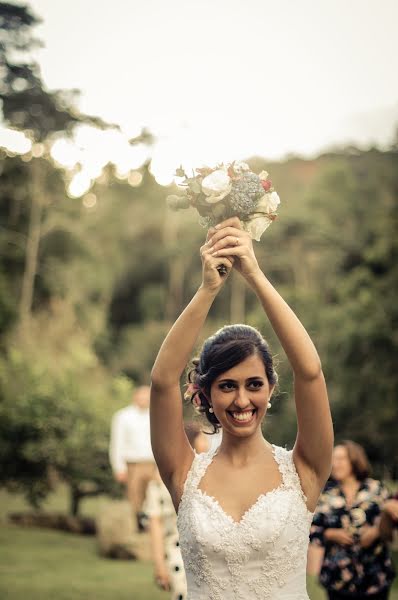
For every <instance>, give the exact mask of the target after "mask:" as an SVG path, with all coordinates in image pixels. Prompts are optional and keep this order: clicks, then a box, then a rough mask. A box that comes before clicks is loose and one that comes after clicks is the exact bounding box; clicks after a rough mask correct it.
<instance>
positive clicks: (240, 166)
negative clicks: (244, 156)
mask: <svg viewBox="0 0 398 600" xmlns="http://www.w3.org/2000/svg"><path fill="white" fill-rule="evenodd" d="M234 171H235V173H237V174H238V175H239V174H240V173H244V172H245V171H250V167H249V165H248V164H247V163H245V162H242V161H241V160H237V161H236V162H235V163H234Z"/></svg>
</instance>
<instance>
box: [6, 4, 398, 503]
mask: <svg viewBox="0 0 398 600" xmlns="http://www.w3.org/2000/svg"><path fill="white" fill-rule="evenodd" d="M11 6H14V5H9V4H7V3H0V22H1V23H3V24H5V33H4V34H3V36H4V38H2V39H4V42H3V44H2V45H1V44H0V61H1V68H2V69H3V70H4V69H6V70H7V69H8V71H7V72H8V75H7V77H6V81H5V83H4V84H2V86H3V87H0V91H1V98H2V100H3V113H4V117H5V118H6V119H8V121H9V122H10V123H11V124H13V125H14V126H19V127H21V128H26V129H28V130H30V131H33V130H36V131H37V135H36V138H37V139H40V140H45V139H46V136H48V135H50V133H51V132H55V131H61V130H62V131H63V132H64V134H66V133H68V130H69V125H67V123H66V122H65V121H62V118H63V117H62V118H61V121H60V124H54V121H52V117H51V115H52V114H53V113H52V112H51V110H49V111H48V112H47V108H48V107H47V108H46V106H47V105H46V104H45V103H44V104H43V105H42V106H43V107H44V108H43V112H42V113H41V115H42V121H40V123H41V124H40V125H38V123H39V121H38V120H37V119H36V121H35V122H34V123H33V121H29V119H30V117H29V115H28V114H27V115H25V117H24V119H22V120H20V121H18V120H15V119H14V117H13V115H14V114H15V113H14V112H13V110H14V109H13V107H18V106H24V107H25V109H26V110H28V111H29V107H30V106H31V103H30V102H29V101H28V96H26V98H25V100H24V101H23V102H22V104H21V105H19V104H18V103H19V101H20V98H19V96H18V94H19V93H22V92H23V91H26V90H30V92H31V91H32V89H36V88H35V87H34V86H35V85H36V84H37V86H38V87H39V88H40V89H41V92H40V94H41V93H43V94H44V96H45V95H46V94H48V92H46V91H45V90H44V88H43V86H42V83H41V81H39V80H38V79H34V77H38V76H37V74H36V75H35V66H34V65H33V66H32V65H30V66H29V63H28V62H26V63H23V64H24V65H25V67H26V69H28V70H29V69H31V70H32V73H33V74H32V75H30V76H29V77H31V78H33V80H31V79H29V77H26V81H27V82H28V83H27V87H26V86H25V87H24V86H22V83H21V84H18V86H15V84H13V81H14V80H13V77H15V76H16V75H15V73H16V72H17V71H16V70H15V69H14V70H13V68H12V61H11V56H13V51H14V50H18V51H23V52H28V51H29V50H30V49H31V48H32V47H33V45H34V43H35V42H34V40H33V39H32V38H31V37H30V33H29V31H30V29H29V28H30V26H31V25H32V23H34V17H33V16H32V15H31V14H30V12H29V10H28V9H27V8H24V7H18V8H16V7H15V6H14V8H15V11H16V12H15V14H14V16H13V17H12V18H11V16H10V15H11V12H12V10H11V8H10V7H11ZM11 51H12V52H11ZM24 74H25V75H26V71H20V72H19V75H20V76H21V77H22V79H23V76H24ZM29 81H33V83H34V85H33V84H32V85H33V88H32V87H31V88H30V87H29V85H30V83H29ZM28 84H29V85H28ZM7 86H8V87H7ZM20 90H22V91H21V92H20ZM30 92H29V93H30ZM32 93H33V92H32ZM40 94H39V96H40ZM50 96H51V94H50ZM57 98H58V99H59V96H57V95H56V96H51V98H47V99H46V102H47V101H49V102H50V101H51V102H52V101H54V102H56V101H58V100H57ZM14 101H15V102H14ZM13 103H14V104H13ZM65 107H66V104H64V108H65ZM69 108H70V107H67V108H65V110H66V111H67V112H68V111H69ZM62 110H63V109H62ZM62 110H61V113H60V114H61V116H62ZM71 110H72V109H71ZM16 112H18V111H16ZM37 114H39V113H37ZM57 114H58V112H57ZM68 114H71V115H72V117H71V119H72V121H71V123H72V122H74V121H73V119H74V116H73V111H72V112H68ZM36 116H37V115H36ZM36 116H35V118H36ZM36 127H37V129H35V128H36ZM147 141H148V140H147V139H146V137H145V138H143V140H132V143H147ZM0 152H1V154H0V176H1V186H0V331H1V333H2V341H1V342H0V439H1V442H0V460H1V464H2V469H1V476H0V482H1V483H2V484H3V485H6V486H7V487H8V488H9V489H15V490H24V491H25V492H26V494H27V495H28V497H29V499H30V501H31V502H32V503H34V504H38V503H40V500H41V499H43V498H44V497H45V496H46V494H47V493H48V492H49V490H50V489H51V487H52V486H53V485H54V482H56V480H57V478H59V477H62V478H63V479H65V480H66V481H67V482H68V483H69V485H70V489H71V509H72V510H75V511H76V510H77V508H78V500H79V498H80V497H81V496H82V495H83V494H85V493H96V492H98V491H103V490H107V491H109V492H114V491H115V487H114V484H113V483H112V478H111V472H110V467H109V464H108V457H107V446H108V435H109V425H110V419H111V415H112V414H113V412H114V411H115V410H117V409H119V408H120V407H122V406H123V405H125V404H127V403H128V402H129V400H130V394H131V389H132V386H133V385H134V384H135V383H144V382H147V381H148V377H149V373H150V370H151V366H152V364H153V360H154V358H155V356H156V353H157V351H158V349H159V346H160V344H161V341H162V339H163V338H164V335H165V333H166V332H167V330H168V328H169V327H170V325H171V323H172V322H173V320H174V319H175V318H176V317H177V315H178V314H179V312H180V311H181V309H182V308H183V307H184V306H185V305H186V304H187V303H188V301H189V300H190V298H191V296H192V294H193V293H194V291H195V289H196V288H197V286H198V284H199V282H200V277H201V266H200V259H199V247H200V245H201V244H202V243H203V240H204V238H205V231H204V230H203V229H201V227H200V226H199V225H198V223H197V216H196V214H194V211H182V212H181V213H172V212H169V211H168V210H167V209H166V204H165V197H166V196H167V195H168V193H173V192H175V191H176V189H175V186H170V188H169V189H166V188H164V187H162V186H160V185H158V184H157V183H156V181H155V179H154V178H153V176H152V174H151V172H150V165H149V164H145V165H143V166H142V168H141V169H140V174H141V175H142V182H141V184H140V185H139V186H136V187H132V186H131V185H130V184H129V183H128V180H127V179H122V178H119V177H118V176H117V172H116V170H115V167H114V166H113V165H111V164H110V165H108V166H107V167H106V168H105V169H104V170H103V173H102V175H101V176H100V177H99V178H98V179H97V181H96V182H95V184H94V185H93V187H92V189H91V190H90V194H91V200H92V199H93V198H94V202H85V198H80V199H71V198H68V197H67V194H66V192H65V180H66V175H65V174H64V173H63V172H62V171H61V170H60V169H59V168H57V167H55V166H54V164H53V163H52V161H51V159H50V157H49V155H48V154H46V153H45V154H44V155H43V156H42V157H40V158H35V157H33V156H32V155H31V154H29V155H25V156H13V155H10V153H7V152H5V151H0ZM397 159H398V146H397V145H395V146H394V147H392V148H391V149H390V150H389V151H383V152H382V151H380V150H377V149H371V150H369V151H359V150H357V149H355V148H347V149H342V150H340V151H336V152H333V153H328V154H324V155H322V156H320V157H318V158H316V159H313V160H304V159H301V158H299V157H291V158H289V159H288V160H286V161H284V162H280V163H269V162H268V163H266V162H265V161H264V159H262V158H260V157H253V158H252V159H251V160H249V161H248V162H249V163H250V166H251V168H252V169H253V170H255V171H256V172H259V171H261V170H262V169H266V170H268V171H269V172H270V173H271V176H272V180H273V183H274V185H275V187H276V189H277V190H278V192H279V194H280V196H281V198H282V205H281V207H280V216H279V218H278V220H277V221H276V222H275V223H274V224H273V225H272V227H270V229H269V230H268V231H267V232H266V234H265V235H264V237H263V240H262V241H261V243H258V244H256V253H257V255H258V258H259V261H260V264H261V265H262V266H263V268H264V270H265V272H266V273H267V275H268V276H269V278H270V280H271V281H272V282H273V283H274V284H275V285H276V286H277V288H278V289H279V290H280V292H281V293H282V295H283V296H284V298H285V299H286V300H287V301H288V302H289V303H290V304H291V306H292V307H293V309H294V310H295V311H296V312H297V314H298V315H299V317H300V318H301V320H302V321H303V323H304V324H305V326H306V327H307V329H308V330H309V332H310V334H311V335H312V337H313V339H314V341H315V343H316V345H317V347H318V348H319V351H320V354H321V358H322V361H323V367H324V370H325V373H326V376H327V381H328V386H329V392H330V399H331V404H332V411H333V416H334V423H335V431H336V438H337V440H339V439H342V438H345V437H348V438H352V439H354V440H356V441H358V442H360V443H362V444H363V445H364V446H365V447H366V449H367V451H368V453H369V456H370V459H371V461H372V462H373V464H374V465H375V468H376V474H378V475H379V476H380V475H384V476H390V477H395V478H398V462H397V461H398V447H397V439H398V438H397V436H396V431H397V425H398V423H397V408H396V406H397V402H396V396H397V392H398V370H397V368H396V364H397V346H398V334H397V332H398V327H397V325H398V323H397V317H398V308H397V302H396V290H397V284H398V260H397V258H398V256H397V247H398V239H397V235H396V231H397V225H398V223H397V220H398V215H397V196H398V169H397V163H398V161H397ZM34 207H36V209H37V210H36V217H35V219H36V220H35V221H34V223H33V221H32V219H33V217H32V214H33V212H34V210H33V209H34ZM32 223H33V225H32ZM32 240H33V241H34V242H35V246H34V244H33V246H32V243H33V242H32ZM32 247H33V250H32ZM27 265H28V266H29V265H30V267H29V268H28V267H27ZM29 269H30V270H29ZM27 274H28V275H29V277H28V276H27ZM27 281H28V284H27V285H25V287H24V284H26V282H27ZM24 289H25V290H26V289H27V290H28V291H29V290H30V292H31V301H30V300H29V297H28V296H29V294H28V296H27V297H28V301H26V302H25V310H24V311H21V309H20V306H21V296H22V292H23V290H24ZM18 307H19V308H18ZM236 320H245V321H246V322H248V323H250V324H252V325H254V326H257V327H258V328H259V329H260V330H261V331H262V332H263V333H264V334H265V336H266V337H267V338H269V340H270V343H271V347H272V349H273V352H274V354H275V355H276V359H277V361H278V363H279V372H280V382H281V383H280V389H279V394H278V398H277V399H275V400H274V402H273V406H272V409H271V414H270V415H269V416H268V417H267V423H266V426H265V427H266V433H267V435H268V436H270V438H271V439H272V440H273V441H274V442H275V443H280V444H288V445H292V444H293V442H294V437H295V432H296V423H295V412H294V405H293V400H292V398H291V396H292V393H291V390H292V380H291V373H290V369H289V365H288V364H287V361H286V360H285V359H284V355H283V352H282V350H281V348H280V345H279V343H278V340H277V339H276V338H275V335H274V334H273V332H272V330H271V328H270V326H269V324H268V323H267V320H266V318H265V315H264V313H263V312H262V310H261V309H260V307H259V305H258V302H257V300H256V298H255V296H254V295H253V294H252V293H250V292H249V291H247V290H245V289H244V286H242V285H241V284H240V283H239V279H238V278H237V277H236V276H235V275H234V276H233V278H232V281H231V282H229V283H228V284H227V286H226V287H225V289H224V290H223V291H222V292H221V294H220V295H219V297H217V299H216V301H215V303H214V306H213V307H212V310H211V314H210V317H209V319H208V322H207V323H206V326H205V328H204V331H203V336H202V337H203V338H204V337H205V336H206V335H208V334H210V333H211V332H212V331H214V330H215V329H216V328H218V327H220V326H221V325H223V324H225V323H228V322H231V321H236Z"/></svg>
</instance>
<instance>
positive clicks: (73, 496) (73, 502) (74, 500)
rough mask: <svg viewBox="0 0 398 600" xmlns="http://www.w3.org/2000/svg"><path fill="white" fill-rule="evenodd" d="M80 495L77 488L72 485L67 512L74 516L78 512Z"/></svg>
mask: <svg viewBox="0 0 398 600" xmlns="http://www.w3.org/2000/svg"><path fill="white" fill-rule="evenodd" d="M82 497H83V496H82V494H81V493H80V491H79V489H78V488H77V487H75V486H73V485H72V486H71V488H70V505H69V513H70V514H71V515H72V516H74V517H76V516H77V515H78V514H79V505H80V500H81V499H82Z"/></svg>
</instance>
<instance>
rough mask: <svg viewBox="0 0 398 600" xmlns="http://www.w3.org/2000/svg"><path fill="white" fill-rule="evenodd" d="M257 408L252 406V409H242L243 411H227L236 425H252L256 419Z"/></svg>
mask: <svg viewBox="0 0 398 600" xmlns="http://www.w3.org/2000/svg"><path fill="white" fill-rule="evenodd" d="M256 412H257V410H256V409H255V408H252V409H250V410H242V411H235V410H234V411H230V410H228V411H227V414H228V416H229V418H230V420H231V421H232V422H233V423H234V425H238V426H240V427H242V426H245V425H250V424H251V423H252V422H253V421H254V419H255V414H256Z"/></svg>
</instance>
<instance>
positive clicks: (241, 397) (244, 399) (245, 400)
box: [234, 388, 250, 410]
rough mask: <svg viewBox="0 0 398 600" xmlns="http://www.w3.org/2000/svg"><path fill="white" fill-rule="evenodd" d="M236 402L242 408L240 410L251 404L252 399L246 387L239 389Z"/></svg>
mask: <svg viewBox="0 0 398 600" xmlns="http://www.w3.org/2000/svg"><path fill="white" fill-rule="evenodd" d="M234 404H235V405H236V406H237V407H238V408H240V410H244V409H245V408H248V407H249V406H250V399H249V397H248V395H247V391H246V390H245V388H238V389H237V391H236V397H235V400H234Z"/></svg>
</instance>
